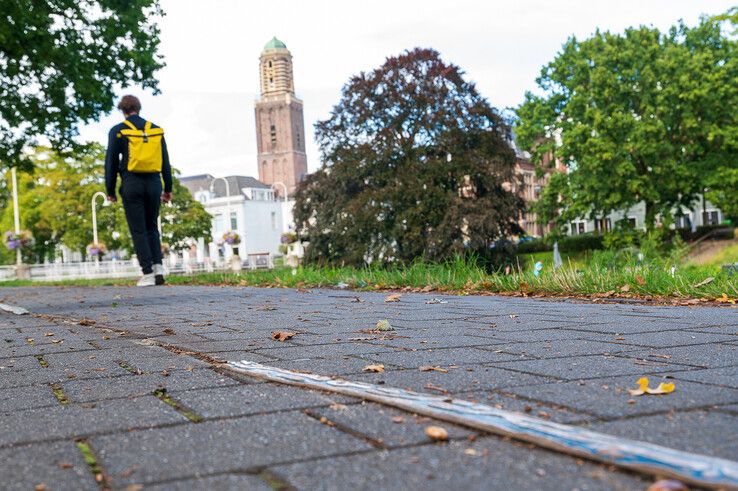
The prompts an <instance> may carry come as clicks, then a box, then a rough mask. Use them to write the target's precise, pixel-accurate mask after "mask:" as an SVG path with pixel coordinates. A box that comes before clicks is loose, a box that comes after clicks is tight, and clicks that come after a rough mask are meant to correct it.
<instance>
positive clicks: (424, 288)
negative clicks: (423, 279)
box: [420, 285, 433, 293]
mask: <svg viewBox="0 0 738 491" xmlns="http://www.w3.org/2000/svg"><path fill="white" fill-rule="evenodd" d="M431 291H433V287H432V286H430V285H426V286H424V287H423V288H421V289H420V292H421V293H428V292H431Z"/></svg>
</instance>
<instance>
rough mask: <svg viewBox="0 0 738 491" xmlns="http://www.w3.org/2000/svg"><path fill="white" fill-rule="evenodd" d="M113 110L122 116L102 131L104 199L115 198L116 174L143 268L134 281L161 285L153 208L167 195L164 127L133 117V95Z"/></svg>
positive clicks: (137, 106) (169, 190) (168, 168)
mask: <svg viewBox="0 0 738 491" xmlns="http://www.w3.org/2000/svg"><path fill="white" fill-rule="evenodd" d="M118 109H120V110H121V111H122V112H123V115H124V116H125V121H123V122H122V123H120V124H117V125H115V126H113V128H112V129H111V130H110V133H109V134H108V151H107V154H106V156H105V188H106V190H107V195H108V201H111V202H116V201H117V197H116V194H115V185H116V182H117V180H118V175H119V174H120V176H121V185H120V189H119V192H120V196H121V198H122V200H123V209H124V210H125V212H126V220H127V221H128V229H129V230H130V232H131V238H132V239H133V247H134V249H135V250H136V256H137V257H138V262H139V264H140V265H141V270H142V271H143V276H142V277H141V279H140V280H139V281H138V286H154V285H162V284H164V267H163V266H162V253H161V238H160V237H159V226H158V219H159V207H160V205H161V203H168V202H170V201H171V200H172V168H171V166H170V165H169V154H168V153H167V145H166V142H165V140H164V130H163V129H162V128H160V127H159V126H157V125H155V124H152V123H151V122H150V121H146V120H145V119H143V118H142V117H141V116H139V114H138V113H139V111H141V102H140V101H139V100H138V98H137V97H135V96H132V95H126V96H124V97H123V98H122V99H121V100H120V103H119V104H118ZM162 178H163V180H164V188H163V190H162Z"/></svg>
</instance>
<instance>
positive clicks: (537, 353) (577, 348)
mask: <svg viewBox="0 0 738 491" xmlns="http://www.w3.org/2000/svg"><path fill="white" fill-rule="evenodd" d="M626 348H628V347H620V346H616V345H612V344H608V343H603V342H601V341H587V340H585V339H567V340H554V341H536V342H530V343H515V344H510V345H500V346H495V347H493V348H480V349H503V350H505V352H506V353H512V354H519V355H525V356H527V357H529V358H543V359H546V358H561V357H567V358H569V357H573V356H582V355H606V354H613V353H618V352H620V351H624V350H625V349H626ZM629 348H630V349H634V348H633V347H632V346H631V347H629Z"/></svg>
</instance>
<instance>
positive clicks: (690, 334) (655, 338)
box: [613, 330, 738, 350]
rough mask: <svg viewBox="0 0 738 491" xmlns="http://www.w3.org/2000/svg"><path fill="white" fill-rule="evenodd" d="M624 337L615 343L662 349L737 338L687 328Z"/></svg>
mask: <svg viewBox="0 0 738 491" xmlns="http://www.w3.org/2000/svg"><path fill="white" fill-rule="evenodd" d="M618 337H620V338H623V339H616V340H613V343H615V344H623V345H635V346H646V347H649V348H656V349H659V350H660V349H662V348H663V347H665V346H689V345H696V344H706V343H717V342H720V341H728V340H731V339H737V340H738V338H736V337H735V336H731V335H726V334H720V333H700V332H695V331H687V330H674V331H659V332H649V333H641V334H622V335H620V336H618Z"/></svg>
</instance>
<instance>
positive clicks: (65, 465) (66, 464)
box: [58, 462, 74, 469]
mask: <svg viewBox="0 0 738 491" xmlns="http://www.w3.org/2000/svg"><path fill="white" fill-rule="evenodd" d="M58 465H59V469H71V468H72V467H74V465H73V464H70V463H69V462H59V464H58Z"/></svg>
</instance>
